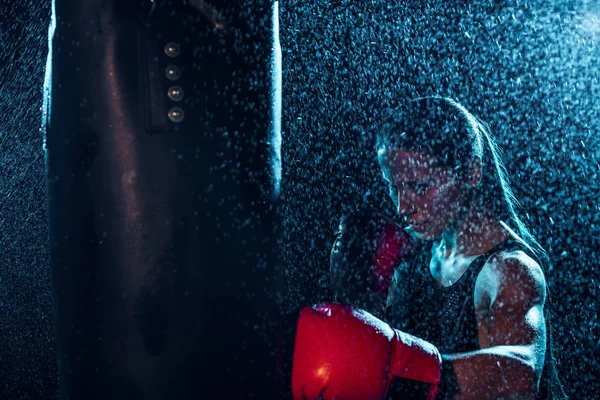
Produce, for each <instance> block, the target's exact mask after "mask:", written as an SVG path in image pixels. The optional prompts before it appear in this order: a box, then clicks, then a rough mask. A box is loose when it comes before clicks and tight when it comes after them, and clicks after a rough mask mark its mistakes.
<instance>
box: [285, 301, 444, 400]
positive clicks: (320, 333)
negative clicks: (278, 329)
mask: <svg viewBox="0 0 600 400" xmlns="http://www.w3.org/2000/svg"><path fill="white" fill-rule="evenodd" d="M441 362H442V358H441V355H440V353H439V351H438V350H437V349H436V348H435V346H433V345H432V344H431V343H428V342H426V341H424V340H421V339H419V338H417V337H415V336H412V335H409V334H407V333H403V332H400V331H398V330H394V329H392V328H391V327H390V326H389V325H388V324H386V323H385V322H383V321H381V320H379V319H377V318H376V317H374V316H373V315H371V314H369V313H367V312H366V311H363V310H360V309H357V308H352V307H350V306H346V305H341V304H321V305H317V306H314V307H304V308H303V309H302V310H301V311H300V317H299V318H298V324H297V330H296V342H295V346H294V360H293V366H292V394H293V397H294V399H295V400H317V399H319V398H322V399H323V400H333V399H344V400H375V399H383V398H384V397H385V396H386V394H387V392H388V389H389V385H390V383H391V381H392V378H393V377H394V376H398V377H402V378H406V379H412V380H416V381H420V382H425V383H429V384H431V385H432V386H431V388H430V390H429V395H428V397H427V398H428V399H434V398H435V396H436V394H437V388H438V386H439V384H440V375H441ZM320 396H321V397H320Z"/></svg>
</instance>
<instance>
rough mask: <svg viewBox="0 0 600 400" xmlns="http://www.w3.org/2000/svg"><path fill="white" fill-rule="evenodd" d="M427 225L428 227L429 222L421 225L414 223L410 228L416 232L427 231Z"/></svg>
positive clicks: (409, 224)
mask: <svg viewBox="0 0 600 400" xmlns="http://www.w3.org/2000/svg"><path fill="white" fill-rule="evenodd" d="M427 225H428V222H427V221H424V222H420V223H413V222H409V223H408V226H409V227H410V229H411V230H413V231H415V232H423V231H425V229H427Z"/></svg>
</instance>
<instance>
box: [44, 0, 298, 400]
mask: <svg viewBox="0 0 600 400" xmlns="http://www.w3.org/2000/svg"><path fill="white" fill-rule="evenodd" d="M277 7H278V4H277V2H275V1H269V0H230V1H202V0H187V1H185V0H169V1H167V0H165V1H160V0H147V1H145V0H86V1H80V0H54V2H53V20H52V24H51V28H50V38H49V44H50V51H49V56H48V64H47V72H46V84H45V99H44V126H45V133H46V139H45V149H46V167H47V179H48V194H49V203H48V206H49V222H50V249H51V250H50V251H51V268H52V273H53V285H54V295H55V296H54V304H55V313H56V314H55V315H56V335H57V336H56V337H57V351H58V360H59V387H60V394H61V398H62V399H128V400H135V399H201V398H207V397H210V396H215V395H219V394H220V397H222V398H227V399H234V398H279V397H282V396H280V394H281V390H284V395H283V396H286V395H287V394H288V393H286V392H285V390H286V387H287V386H286V387H283V386H285V384H286V383H287V378H285V377H284V375H285V371H283V370H282V368H281V363H282V360H284V359H285V358H286V356H284V355H282V354H281V348H282V341H283V337H282V333H281V332H282V330H281V328H282V327H281V315H280V307H279V304H278V298H279V297H280V296H279V295H280V294H281V290H282V285H283V282H282V278H281V269H280V265H279V264H278V254H279V251H278V250H279V249H278V243H279V234H280V216H279V211H278V196H279V181H280V179H281V160H280V153H279V147H280V144H281V136H280V104H281V97H280V95H281V62H280V59H281V55H280V49H279V42H278V17H277V15H278V8H277ZM282 382H283V383H282Z"/></svg>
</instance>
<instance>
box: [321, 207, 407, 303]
mask: <svg viewBox="0 0 600 400" xmlns="http://www.w3.org/2000/svg"><path fill="white" fill-rule="evenodd" d="M390 227H391V228H392V229H397V230H398V231H401V230H402V228H401V227H400V226H399V225H398V224H396V223H395V222H394V221H393V220H391V219H390V218H388V217H386V216H385V215H383V214H381V213H378V212H376V211H374V210H372V209H370V208H363V209H358V210H355V211H353V212H351V213H349V214H346V215H344V216H343V217H342V218H341V221H340V224H339V228H338V230H337V231H336V237H337V238H336V241H335V243H334V248H333V249H332V251H333V252H335V260H334V258H333V257H332V259H331V265H330V278H331V284H332V288H333V291H334V293H335V296H336V301H339V302H341V303H345V304H350V305H353V306H356V307H361V308H364V309H365V310H366V311H368V312H371V313H375V314H377V313H380V312H381V311H383V307H384V306H385V300H386V298H387V289H386V290H385V292H382V285H381V282H377V281H376V279H377V278H376V273H375V257H376V252H377V247H378V245H379V244H380V243H381V241H382V240H384V238H385V236H386V229H388V228H390ZM399 258H400V257H399ZM391 275H393V273H392V274H391ZM391 275H390V280H391ZM390 283H391V282H390ZM383 288H386V286H385V285H383Z"/></svg>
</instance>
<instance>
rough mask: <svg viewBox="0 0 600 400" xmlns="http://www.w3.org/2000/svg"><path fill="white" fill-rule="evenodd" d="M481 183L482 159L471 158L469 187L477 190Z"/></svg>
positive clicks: (468, 178)
mask: <svg viewBox="0 0 600 400" xmlns="http://www.w3.org/2000/svg"><path fill="white" fill-rule="evenodd" d="M479 183H481V158H480V157H478V156H473V157H471V161H470V162H469V174H468V175H467V185H468V186H469V188H470V189H473V188H476V187H477V186H479Z"/></svg>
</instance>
